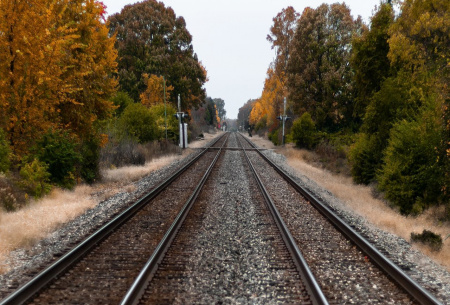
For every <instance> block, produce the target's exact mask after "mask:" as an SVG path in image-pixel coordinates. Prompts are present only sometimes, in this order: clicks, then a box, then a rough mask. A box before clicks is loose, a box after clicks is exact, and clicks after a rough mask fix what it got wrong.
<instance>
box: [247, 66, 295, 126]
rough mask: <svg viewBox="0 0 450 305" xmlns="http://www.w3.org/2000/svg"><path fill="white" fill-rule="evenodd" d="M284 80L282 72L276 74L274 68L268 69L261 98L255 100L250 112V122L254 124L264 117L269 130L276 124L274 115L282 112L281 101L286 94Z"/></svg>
mask: <svg viewBox="0 0 450 305" xmlns="http://www.w3.org/2000/svg"><path fill="white" fill-rule="evenodd" d="M285 81H286V79H285V75H284V73H283V72H281V73H280V75H278V74H276V73H275V71H274V69H272V68H269V69H268V71H267V78H266V80H265V82H264V89H263V92H262V95H261V98H259V99H258V100H257V101H256V103H255V105H254V106H253V109H252V112H251V113H250V124H252V125H256V124H258V122H260V121H261V120H263V119H265V120H267V121H266V123H265V124H266V126H267V127H269V130H272V129H273V128H276V127H277V126H278V121H277V120H276V117H277V116H278V115H280V114H283V113H282V111H283V101H284V97H285V96H286V94H287V92H286V86H285Z"/></svg>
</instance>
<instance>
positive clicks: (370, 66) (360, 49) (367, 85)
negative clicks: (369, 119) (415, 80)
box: [351, 3, 394, 119]
mask: <svg viewBox="0 0 450 305" xmlns="http://www.w3.org/2000/svg"><path fill="white" fill-rule="evenodd" d="M393 22H394V11H393V9H392V6H391V5H390V4H388V3H384V4H381V5H380V7H379V8H378V11H377V12H376V13H375V14H374V15H373V16H372V18H371V24H370V29H369V30H365V31H364V32H363V34H362V35H361V36H356V37H354V39H353V41H352V49H353V53H352V57H351V64H352V67H353V69H354V73H355V74H354V78H355V84H354V85H355V91H356V96H355V101H356V105H355V110H354V116H355V117H357V118H359V119H362V117H363V116H364V113H365V110H366V107H367V104H368V103H369V101H370V99H371V98H372V96H373V94H374V93H375V92H377V91H379V90H380V88H381V84H382V82H383V81H384V80H385V79H386V78H387V77H389V76H390V74H391V73H390V70H391V67H390V61H389V59H388V56H387V55H388V52H389V43H388V39H389V37H390V36H389V34H388V30H389V27H390V26H391V24H392V23H393Z"/></svg>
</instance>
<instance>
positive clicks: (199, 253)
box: [2, 134, 438, 304]
mask: <svg viewBox="0 0 450 305" xmlns="http://www.w3.org/2000/svg"><path fill="white" fill-rule="evenodd" d="M227 135H229V134H227ZM222 141H224V139H223V140H222ZM239 142H242V145H244V146H247V149H245V151H246V152H245V151H244V149H242V148H241V147H238V146H239V145H238V143H239ZM222 143H224V142H222ZM218 146H221V145H215V147H218ZM245 153H247V154H248V160H249V162H247V161H245V160H246V159H245ZM219 154H220V152H219ZM219 154H217V151H216V148H208V149H205V150H203V151H202V153H201V154H199V159H200V155H204V156H205V159H208V160H209V161H208V162H198V159H195V160H194V161H193V162H192V165H191V166H190V167H189V169H187V170H186V172H185V174H184V175H182V176H181V177H179V178H176V180H175V181H174V183H173V184H170V183H168V184H170V185H169V186H168V188H167V189H166V190H161V191H160V192H161V194H160V195H159V196H156V193H159V191H158V192H157V191H156V190H153V191H152V192H150V194H149V195H148V196H146V198H147V199H145V200H144V199H142V200H141V202H144V201H147V200H148V198H149V197H153V196H154V197H155V198H154V199H153V200H152V201H151V202H150V203H145V204H144V203H142V204H141V205H143V206H145V207H143V208H142V210H139V211H137V212H136V211H134V212H133V214H135V215H134V216H133V221H131V222H126V223H124V224H121V226H120V228H116V229H115V231H116V232H114V234H112V233H104V234H105V235H107V237H106V238H104V239H103V240H102V241H101V242H98V241H97V242H96V243H97V244H98V245H97V246H95V247H94V250H93V251H92V252H91V253H89V254H83V257H82V258H81V259H80V257H78V258H76V259H73V260H75V261H77V263H76V264H75V265H74V266H73V267H70V268H71V269H69V270H67V271H65V270H66V269H67V268H68V267H57V268H58V269H62V270H64V272H63V271H62V270H60V271H58V272H56V273H58V274H59V275H58V279H56V280H50V279H45V281H46V282H47V284H46V285H45V286H47V287H48V288H49V289H51V290H47V291H42V292H39V293H37V292H36V291H34V292H32V293H31V294H32V295H33V297H34V299H32V300H31V303H36V304H37V303H55V304H57V303H58V304H59V303H92V304H100V303H107V304H114V303H119V302H121V299H122V297H123V296H124V295H126V296H125V299H123V300H122V303H124V304H128V303H136V302H141V303H144V304H145V303H183V304H184V303H202V304H209V303H219V302H228V303H242V304H245V303H254V304H257V303H267V302H269V303H270V302H277V303H300V304H301V303H302V302H303V303H306V304H309V303H311V302H312V303H319V304H320V303H328V302H329V303H331V304H342V303H364V304H367V303H372V304H399V303H401V304H414V303H422V304H438V301H436V300H435V299H434V297H433V296H431V295H430V294H429V293H427V292H426V291H425V290H424V289H422V288H420V287H418V286H417V285H415V283H413V282H412V281H411V280H410V279H409V278H407V277H406V276H405V277H406V280H405V279H400V280H399V276H398V275H397V274H395V272H393V271H392V270H390V269H392V268H394V269H395V270H396V272H398V270H397V269H398V268H396V267H395V266H391V267H390V268H387V270H385V269H386V268H385V267H384V266H383V265H384V263H382V262H381V261H380V258H378V257H376V256H377V255H378V254H376V255H375V256H374V254H373V253H372V252H373V251H372V250H370V249H369V250H368V248H367V247H368V246H367V245H366V246H364V242H362V244H361V242H360V241H356V240H355V237H354V236H352V237H350V240H351V241H350V240H349V239H348V237H344V235H343V234H341V233H340V232H338V231H337V230H336V229H335V227H339V226H340V225H339V224H337V223H336V220H331V222H330V221H329V220H326V219H325V217H323V216H322V214H321V213H323V214H327V213H326V212H323V211H321V212H320V213H319V212H318V210H317V209H316V208H313V206H316V205H317V204H320V203H317V202H315V199H314V197H313V196H312V195H310V194H308V193H307V192H306V191H304V190H301V191H300V192H301V193H302V195H299V192H298V191H299V190H298V188H297V187H298V185H297V187H295V183H294V182H292V181H291V183H292V184H289V183H287V182H286V180H284V179H285V178H288V177H285V178H282V177H280V176H279V174H278V173H277V172H276V170H275V169H274V168H276V167H275V165H273V164H272V165H269V164H268V163H267V161H268V160H264V159H263V155H262V154H261V152H260V151H259V150H257V149H256V148H255V147H254V146H250V144H249V143H248V142H246V141H238V136H237V134H233V135H232V136H231V138H230V139H229V141H228V149H226V150H225V152H224V153H223V154H221V155H220V158H219ZM213 159H214V160H217V164H216V166H214V167H213V165H209V164H210V163H211V160H213ZM250 163H252V164H253V165H254V167H256V170H255V173H252V169H251V168H252V167H253V166H252V165H251V164H250ZM207 168H209V169H210V170H211V174H210V176H211V179H209V180H206V178H207V177H208V175H209V174H204V172H205V171H206V169H207ZM180 171H181V170H180ZM278 171H281V170H279V169H278ZM253 177H256V178H257V179H258V178H260V179H261V181H262V183H261V185H258V182H257V180H255V179H254V178H253ZM168 180H169V179H168ZM195 181H202V184H203V183H205V184H204V186H203V191H201V189H202V186H201V185H200V186H197V187H196V184H197V183H195ZM164 184H165V183H162V184H161V189H163V188H164V187H165V185H164ZM163 185H164V187H163ZM264 185H265V186H264ZM293 185H294V186H293ZM260 190H267V191H268V193H269V194H263V193H261V192H260ZM151 194H154V195H151ZM305 194H306V198H307V199H305V197H304V196H305ZM150 195H151V196H150ZM196 199H197V200H196ZM194 200H196V203H195V204H194V205H192V208H190V205H189V204H188V203H189V202H191V201H192V202H193V201H194ZM264 201H265V202H266V204H267V205H270V203H271V202H273V203H274V204H275V205H276V208H273V209H275V211H274V212H273V213H275V214H277V213H278V214H279V215H281V216H282V217H283V218H284V221H283V220H276V218H274V216H270V214H268V212H267V211H268V210H267V209H266V206H265V205H264ZM313 201H314V202H313ZM184 203H186V204H184ZM183 209H184V210H185V211H186V212H185V213H184V212H180V213H178V212H179V211H180V210H183ZM189 209H191V212H190V213H189V214H188V212H189ZM320 209H321V208H319V210H320ZM177 213H178V214H177ZM174 219H175V220H176V221H175V222H178V221H177V220H178V219H179V220H180V221H179V226H177V229H176V230H174V232H175V233H174V235H171V236H169V235H168V233H166V234H165V233H164V232H166V230H167V228H169V227H171V228H173V227H174V224H172V226H171V225H170V224H171V223H172V221H173V220H174ZM183 219H185V221H184V223H183V222H182V220H183ZM274 219H275V220H274ZM284 222H285V223H286V224H287V228H285V230H286V232H285V233H283V234H280V233H279V231H276V230H275V227H276V226H278V227H279V228H280V227H282V226H283V224H284ZM107 226H108V225H107ZM107 226H105V227H107ZM131 228H132V229H131ZM128 229H130V231H129V230H128ZM289 230H290V231H291V233H292V235H291V233H289ZM339 230H341V231H343V232H346V230H347V231H348V228H347V229H342V228H340V229H339ZM350 230H351V229H350ZM346 234H348V232H346ZM290 235H291V237H293V240H294V241H295V242H296V243H297V245H298V246H297V245H295V243H294V244H293V245H292V244H289V243H290V242H289V240H288V239H289V236H290ZM350 235H351V234H350ZM161 240H162V241H161ZM164 240H167V243H165V242H164ZM172 241H173V243H172V244H171V242H172ZM158 242H160V243H159V244H158ZM163 244H164V245H163ZM356 245H358V246H356ZM358 247H359V248H358ZM369 248H370V245H369ZM155 249H161V250H162V251H161V254H160V255H159V254H158V255H156V254H155V253H157V252H154V250H155ZM299 249H300V250H299ZM359 249H363V250H364V251H365V252H364V253H363V252H362V251H361V250H359ZM130 250H131V252H132V253H130V252H129V251H130ZM296 251H298V252H302V253H303V255H304V258H303V257H301V254H298V253H297V254H295V252H296ZM164 253H166V254H165V256H163V254H164ZM69 254H70V253H69ZM69 254H67V255H66V256H68V255H69ZM292 255H294V257H295V256H296V255H297V256H298V255H299V256H300V258H298V257H297V259H296V260H295V259H294V260H293V259H292ZM148 257H151V259H150V260H149V261H147V258H148ZM302 260H303V261H306V262H308V264H309V267H307V266H301V264H302V262H301V261H302ZM146 261H147V263H146ZM372 262H376V265H375V264H373V263H372ZM152 264H153V265H154V266H155V268H153V267H152V268H150V269H148V270H150V271H141V273H139V272H140V268H141V267H142V266H144V265H145V266H146V267H149V266H150V265H152ZM71 265H73V263H71ZM388 265H389V264H388ZM378 266H381V268H380V267H378ZM150 267H151V266H150ZM157 267H159V268H157ZM52 268H53V267H50V268H49V269H52ZM309 268H311V270H312V272H310V271H309ZM381 270H382V271H381ZM299 271H300V272H299ZM43 273H44V274H45V273H46V272H45V271H44V272H43ZM308 273H313V274H314V275H315V277H316V278H317V282H318V285H317V283H316V285H317V287H318V286H321V287H322V289H323V293H322V292H320V290H319V292H314V289H315V288H314V287H309V288H308V287H306V286H307V285H306V284H303V283H305V282H310V283H309V284H308V285H311V282H313V286H314V282H315V279H314V278H313V277H312V278H311V279H307V278H306V277H307V276H308ZM386 274H388V276H386ZM136 277H137V279H136V281H135V282H134V283H132V282H133V280H134V279H135V278H136ZM390 278H394V279H395V281H392V280H390ZM150 279H151V280H152V281H151V282H150V285H147V284H148V281H149V280H150ZM41 280H42V279H41ZM41 280H36V281H37V282H41ZM405 283H406V284H405ZM28 286H33V285H28ZM130 286H132V288H131V289H130V290H129V291H128V292H127V293H126V290H127V289H128V287H130ZM317 287H316V288H317ZM411 287H414V288H411ZM33 289H36V288H33ZM133 291H138V292H133ZM20 294H21V292H20V291H18V292H16V293H15V294H13V295H11V296H10V297H9V298H7V299H5V300H4V301H3V302H2V304H13V303H14V304H16V303H20V302H24V301H27V300H28V299H29V298H30V296H27V297H21V296H20ZM28 294H30V292H28ZM36 294H37V296H35V295H36ZM314 294H317V296H316V295H314ZM311 296H312V297H311ZM325 298H326V299H327V300H325Z"/></svg>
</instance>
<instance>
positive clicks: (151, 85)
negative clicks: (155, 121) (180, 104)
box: [140, 74, 173, 108]
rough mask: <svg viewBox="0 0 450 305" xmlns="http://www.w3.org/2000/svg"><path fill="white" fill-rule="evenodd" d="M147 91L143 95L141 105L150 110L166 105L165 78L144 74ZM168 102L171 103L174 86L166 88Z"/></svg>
mask: <svg viewBox="0 0 450 305" xmlns="http://www.w3.org/2000/svg"><path fill="white" fill-rule="evenodd" d="M143 77H144V81H145V83H146V84H147V89H145V91H144V92H142V93H141V95H140V98H141V103H142V104H143V105H144V106H146V107H147V108H150V107H151V106H154V105H157V104H161V103H164V86H165V84H164V82H165V81H164V78H163V77H162V76H157V75H154V74H152V75H150V76H148V74H143ZM165 90H166V93H165V94H166V101H170V94H171V92H172V91H173V86H167V87H166V89H165Z"/></svg>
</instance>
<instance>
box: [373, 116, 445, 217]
mask: <svg viewBox="0 0 450 305" xmlns="http://www.w3.org/2000/svg"><path fill="white" fill-rule="evenodd" d="M436 110H438V112H439V111H440V109H430V110H428V111H424V112H423V113H422V115H421V116H420V117H418V118H417V120H413V121H408V120H402V121H399V122H398V123H396V124H395V126H394V127H393V128H392V132H391V137H390V138H389V143H388V146H387V148H386V151H385V156H384V162H383V167H382V169H381V171H380V174H379V176H378V181H379V183H380V184H379V186H380V189H381V190H383V191H385V193H386V198H387V199H389V200H390V201H391V202H392V203H394V204H395V205H397V206H399V208H400V211H401V212H402V213H403V214H410V213H412V214H419V213H421V212H422V211H423V209H424V208H426V207H428V206H430V205H432V204H436V203H437V202H439V199H440V198H441V199H442V191H441V190H442V186H443V183H444V166H443V165H444V164H443V163H444V159H443V158H442V157H443V156H445V154H442V151H440V150H439V149H438V148H439V146H440V142H441V138H442V132H443V128H442V121H441V120H440V117H439V115H438V113H436Z"/></svg>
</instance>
